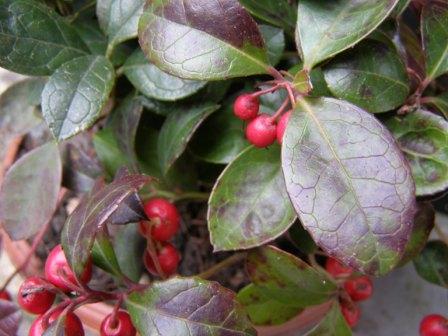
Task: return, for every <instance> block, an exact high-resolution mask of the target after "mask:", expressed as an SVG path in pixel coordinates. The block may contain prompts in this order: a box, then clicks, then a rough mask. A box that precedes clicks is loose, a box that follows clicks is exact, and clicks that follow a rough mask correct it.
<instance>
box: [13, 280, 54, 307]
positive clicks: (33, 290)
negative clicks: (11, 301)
mask: <svg viewBox="0 0 448 336" xmlns="http://www.w3.org/2000/svg"><path fill="white" fill-rule="evenodd" d="M45 286H47V283H46V281H45V280H43V279H41V278H38V277H34V276H33V277H29V278H28V279H26V280H25V281H24V282H23V283H22V285H21V286H20V289H19V293H18V295H17V301H18V302H19V305H20V306H21V307H22V308H23V309H24V310H26V311H27V312H29V313H31V314H43V313H45V312H46V311H47V310H48V309H49V308H50V307H51V306H52V305H53V302H54V299H55V297H56V295H55V293H53V292H50V291H49V290H48V289H45Z"/></svg>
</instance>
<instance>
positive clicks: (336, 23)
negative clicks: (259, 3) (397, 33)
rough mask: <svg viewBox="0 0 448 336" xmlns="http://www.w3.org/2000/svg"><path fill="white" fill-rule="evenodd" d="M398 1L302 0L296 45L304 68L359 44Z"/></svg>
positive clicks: (311, 66) (308, 68)
mask: <svg viewBox="0 0 448 336" xmlns="http://www.w3.org/2000/svg"><path fill="white" fill-rule="evenodd" d="M397 3H398V0H377V1H371V0H358V1H353V0H340V1H315V0H301V1H300V2H299V8H298V15H297V29H296V43H297V46H298V48H299V53H300V55H301V58H302V60H303V61H304V68H305V69H307V70H310V69H312V68H313V67H314V65H316V64H318V63H320V62H321V61H323V60H326V59H327V58H330V57H332V56H334V55H336V54H337V53H339V52H341V51H343V50H345V49H347V48H349V47H351V46H353V45H355V44H356V43H357V42H359V41H360V40H362V39H363V38H364V37H365V36H367V35H369V34H370V33H371V32H372V31H373V30H374V29H375V28H376V27H378V26H379V25H380V24H381V22H383V21H384V20H385V19H386V18H387V16H388V15H389V14H390V12H391V11H392V9H393V8H394V6H395V5H396V4H397Z"/></svg>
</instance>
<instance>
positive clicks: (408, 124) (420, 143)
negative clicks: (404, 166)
mask: <svg viewBox="0 0 448 336" xmlns="http://www.w3.org/2000/svg"><path fill="white" fill-rule="evenodd" d="M386 126H387V127H388V128H389V129H390V131H391V132H392V134H393V135H394V136H395V138H396V139H397V141H398V144H399V146H400V148H401V150H402V151H403V152H404V153H405V155H406V157H407V159H408V160H409V162H410V164H411V168H412V175H413V176H414V180H415V185H416V187H417V195H418V196H424V195H433V194H435V193H438V192H440V191H443V190H445V189H446V188H447V187H448V122H447V121H446V120H445V119H444V118H442V117H441V116H438V115H435V114H434V113H431V112H428V111H424V110H418V111H415V112H413V113H409V114H407V115H406V116H405V117H403V118H399V117H394V118H392V119H389V120H388V121H387V122H386Z"/></svg>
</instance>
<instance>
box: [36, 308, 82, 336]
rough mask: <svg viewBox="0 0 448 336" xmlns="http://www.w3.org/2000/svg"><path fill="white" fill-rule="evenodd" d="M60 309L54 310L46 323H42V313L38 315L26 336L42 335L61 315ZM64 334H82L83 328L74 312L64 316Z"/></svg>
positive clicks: (71, 335) (74, 335) (80, 335)
mask: <svg viewBox="0 0 448 336" xmlns="http://www.w3.org/2000/svg"><path fill="white" fill-rule="evenodd" d="M61 313H62V309H60V310H56V311H54V312H53V313H52V314H51V315H50V317H49V318H48V324H47V325H46V326H44V325H43V322H44V320H43V317H44V315H41V316H39V317H38V318H37V319H35V320H34V322H33V324H32V325H31V328H30V331H29V334H28V336H42V335H43V334H44V332H45V330H47V328H48V327H49V326H50V324H52V323H53V322H54V321H55V320H56V319H57V318H58V317H59V315H61ZM64 336H84V328H83V326H82V323H81V320H80V319H79V317H78V316H76V315H75V314H74V313H68V314H67V315H66V316H65V328H64Z"/></svg>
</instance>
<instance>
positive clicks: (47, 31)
mask: <svg viewBox="0 0 448 336" xmlns="http://www.w3.org/2000/svg"><path fill="white" fill-rule="evenodd" d="M0 45H1V46H2V47H1V50H0V66H1V67H3V68H6V69H8V70H11V71H14V72H19V73H22V74H26V75H32V76H47V75H51V74H52V73H53V71H54V70H56V69H57V68H59V67H60V66H61V65H62V64H63V63H65V62H67V61H69V60H71V59H73V58H76V57H79V56H83V55H86V54H87V53H88V51H89V49H88V48H87V46H86V45H85V44H84V43H83V42H82V40H81V38H80V37H79V36H78V34H77V33H76V31H75V29H74V28H73V27H71V26H70V25H69V24H68V23H67V22H66V21H65V20H64V19H63V18H62V17H60V16H59V15H58V14H56V13H55V12H54V11H53V10H52V9H51V8H49V7H47V6H45V5H44V4H41V3H39V2H38V1H33V0H2V1H1V2H0Z"/></svg>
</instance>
